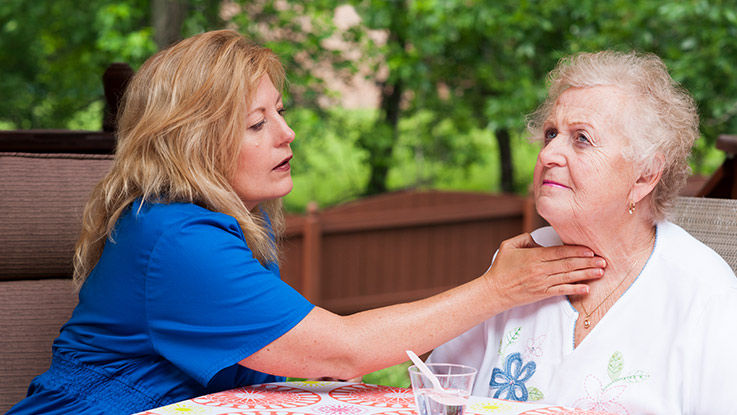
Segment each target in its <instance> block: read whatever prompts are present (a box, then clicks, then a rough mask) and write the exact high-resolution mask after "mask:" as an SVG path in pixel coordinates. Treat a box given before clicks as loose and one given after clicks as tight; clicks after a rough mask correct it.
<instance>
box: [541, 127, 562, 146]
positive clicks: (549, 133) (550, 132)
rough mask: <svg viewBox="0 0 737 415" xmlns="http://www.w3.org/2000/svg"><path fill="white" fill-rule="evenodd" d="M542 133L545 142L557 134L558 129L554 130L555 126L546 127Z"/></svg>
mask: <svg viewBox="0 0 737 415" xmlns="http://www.w3.org/2000/svg"><path fill="white" fill-rule="evenodd" d="M543 135H544V138H545V142H546V143H547V142H548V141H550V140H552V139H554V138H555V137H557V136H558V130H556V129H555V128H548V129H547V130H545V133H544V134H543Z"/></svg>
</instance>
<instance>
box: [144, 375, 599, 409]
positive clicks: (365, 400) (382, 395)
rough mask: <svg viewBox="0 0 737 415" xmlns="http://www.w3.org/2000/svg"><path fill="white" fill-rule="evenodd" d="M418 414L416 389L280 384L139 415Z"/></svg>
mask: <svg viewBox="0 0 737 415" xmlns="http://www.w3.org/2000/svg"><path fill="white" fill-rule="evenodd" d="M466 413H467V414H472V415H478V414H495V415H496V414H498V415H554V414H555V415H558V414H566V415H594V414H601V413H594V412H587V411H581V410H572V409H567V408H564V407H562V406H554V405H545V404H535V403H529V402H513V401H505V400H500V399H491V398H479V397H475V396H473V397H471V399H470V402H469V404H468V407H467V410H466ZM171 414H179V415H183V414H193V415H194V414H203V415H216V414H217V415H304V414H314V415H332V414H336V415H338V414H339V415H416V414H417V410H416V407H415V400H414V396H413V395H412V389H407V388H395V387H391V386H380V385H367V384H364V383H347V382H313V381H306V382H280V383H266V384H263V385H253V386H246V387H242V388H236V389H231V390H228V391H224V392H218V393H213V394H210V395H204V396H200V397H197V398H193V399H190V400H187V401H182V402H179V403H175V404H172V405H168V406H163V407H161V408H157V409H151V410H149V411H145V412H141V413H140V414H139V415H171Z"/></svg>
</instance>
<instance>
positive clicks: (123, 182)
mask: <svg viewBox="0 0 737 415" xmlns="http://www.w3.org/2000/svg"><path fill="white" fill-rule="evenodd" d="M263 75H268V76H269V78H270V79H271V81H272V82H273V84H274V85H275V86H276V87H277V88H278V89H280V90H281V89H282V88H283V86H284V68H283V66H282V64H281V63H280V61H279V59H278V58H277V56H276V55H275V54H274V53H273V52H272V51H271V50H269V49H266V48H263V47H261V46H258V45H255V44H253V43H251V42H249V41H248V40H247V39H246V38H244V37H243V36H241V35H240V34H239V33H237V32H235V31H232V30H219V31H213V32H207V33H202V34H199V35H196V36H193V37H191V38H188V39H185V40H183V41H181V42H179V43H177V44H176V45H174V46H172V47H170V48H169V49H166V50H162V51H161V52H159V53H157V54H155V55H154V56H152V57H151V58H149V59H148V60H147V61H146V62H145V63H144V64H143V65H142V66H141V68H140V69H139V70H138V72H137V73H136V74H135V76H134V77H133V79H132V80H131V82H130V84H129V86H128V88H127V90H126V93H125V96H124V97H123V103H122V106H121V107H122V110H121V113H120V115H119V130H118V144H117V150H116V152H115V157H114V161H113V166H112V169H111V171H110V172H109V173H108V174H107V175H106V176H105V177H104V178H103V179H102V181H100V183H98V184H97V186H96V187H95V189H94V190H93V192H92V194H91V196H90V198H89V200H88V202H87V204H86V206H85V209H84V215H83V220H82V222H83V223H82V232H81V235H80V237H79V240H78V242H77V245H76V248H75V254H74V282H75V286H76V287H77V288H79V287H80V286H81V285H82V283H83V282H84V280H85V279H86V278H87V276H88V275H89V273H90V271H91V270H92V268H93V267H94V266H95V264H96V263H97V261H98V260H99V259H100V255H101V254H102V249H103V247H104V245H105V242H106V240H113V237H114V229H115V224H116V222H117V220H118V218H119V217H120V215H121V213H123V211H124V210H125V209H126V208H127V207H128V206H130V205H131V204H132V203H133V201H134V200H136V199H138V198H140V199H142V200H143V201H148V202H155V203H171V202H186V203H195V204H198V205H200V206H203V207H205V208H207V209H209V210H212V211H216V212H221V213H225V214H227V215H230V216H232V217H234V218H235V219H236V220H237V221H238V223H239V224H240V226H241V229H242V230H243V233H244V235H245V237H246V240H247V243H248V246H249V248H250V249H251V250H252V251H253V254H254V256H255V257H256V258H257V259H258V260H259V261H261V262H262V263H268V262H275V261H277V259H278V251H277V247H276V245H275V243H274V242H273V240H272V238H271V236H270V234H269V233H270V231H269V226H268V224H267V219H266V218H265V215H268V218H269V220H270V221H271V229H272V231H273V233H274V235H278V234H280V233H281V230H282V228H283V214H282V209H281V200H280V199H277V200H272V201H267V202H264V203H262V204H261V205H260V206H259V208H256V209H254V210H253V211H249V210H248V208H247V207H246V205H245V204H244V203H243V201H242V200H241V199H240V198H239V197H238V195H237V194H236V193H235V191H234V189H233V187H232V186H231V182H232V181H231V179H232V178H233V177H234V176H235V173H236V169H237V166H238V161H237V159H238V153H239V150H240V143H241V138H242V134H243V132H244V131H246V125H245V122H246V120H245V114H246V113H247V109H248V107H249V104H250V100H251V99H252V97H253V95H254V93H255V91H256V88H257V86H258V82H259V80H260V78H261V77H262V76H263Z"/></svg>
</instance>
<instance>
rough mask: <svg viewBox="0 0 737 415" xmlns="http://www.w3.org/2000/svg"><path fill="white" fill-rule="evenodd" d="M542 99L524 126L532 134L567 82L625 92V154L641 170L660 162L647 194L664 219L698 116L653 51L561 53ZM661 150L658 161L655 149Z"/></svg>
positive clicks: (680, 182) (684, 173) (679, 184)
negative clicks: (659, 171)
mask: <svg viewBox="0 0 737 415" xmlns="http://www.w3.org/2000/svg"><path fill="white" fill-rule="evenodd" d="M548 82H549V84H550V86H549V89H548V96H547V98H546V99H545V102H544V103H543V104H542V105H541V106H540V107H539V108H538V109H537V110H536V111H535V112H534V113H532V114H531V115H530V116H528V123H527V127H528V130H529V131H530V133H531V134H532V135H533V137H542V128H543V124H544V123H545V120H546V119H547V118H548V117H549V116H550V113H551V111H552V109H553V106H554V105H555V102H556V101H557V100H558V98H559V97H560V95H561V94H562V93H563V92H565V91H566V90H567V89H568V88H586V87H593V86H602V85H609V86H615V87H618V88H620V89H622V90H623V91H625V92H627V93H629V96H630V97H631V101H630V102H629V104H631V105H630V106H629V107H628V108H622V111H623V112H624V113H625V114H626V115H625V116H626V117H629V121H628V122H627V123H626V125H625V135H626V136H627V137H628V138H629V143H628V144H629V146H628V148H627V149H626V150H625V154H624V156H625V157H626V158H627V159H628V160H631V161H633V162H635V163H638V164H639V165H640V167H641V168H642V169H643V171H644V172H648V171H653V170H654V169H657V168H660V167H662V168H663V175H662V176H661V178H660V181H659V182H658V184H657V185H656V186H655V188H654V189H653V191H652V194H651V200H652V203H651V209H652V211H651V215H652V217H653V221H654V222H658V221H661V220H663V219H664V218H665V217H666V215H667V212H668V210H669V209H670V207H671V206H672V205H673V202H674V200H675V198H676V196H678V192H679V191H680V190H681V188H683V186H684V185H685V183H686V179H687V178H688V175H689V172H690V170H689V167H688V157H689V155H690V153H691V148H692V147H693V144H694V141H695V140H696V139H697V138H698V137H699V116H698V113H697V111H696V104H695V103H694V100H693V98H691V96H690V95H689V93H688V91H686V90H685V89H684V88H682V87H681V86H680V85H679V84H678V83H676V82H675V81H674V80H673V78H671V76H670V75H669V74H668V69H667V68H666V66H665V63H663V61H662V60H661V59H660V58H659V57H658V56H656V55H654V54H649V53H648V54H641V53H638V52H634V51H632V52H627V53H624V52H615V51H602V52H597V53H579V54H576V55H573V56H569V57H567V58H564V59H561V60H560V62H558V65H557V66H556V67H555V69H553V71H551V72H550V74H549V76H548ZM658 154H660V155H662V157H663V161H664V163H663V164H662V165H659V164H658V163H660V162H659V161H658V158H657V157H656V155H658Z"/></svg>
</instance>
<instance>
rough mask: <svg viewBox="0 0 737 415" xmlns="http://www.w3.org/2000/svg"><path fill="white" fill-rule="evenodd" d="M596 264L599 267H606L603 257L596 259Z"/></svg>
mask: <svg viewBox="0 0 737 415" xmlns="http://www.w3.org/2000/svg"><path fill="white" fill-rule="evenodd" d="M596 266H597V267H600V268H604V267H606V261H604V260H603V259H599V260H597V261H596Z"/></svg>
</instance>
